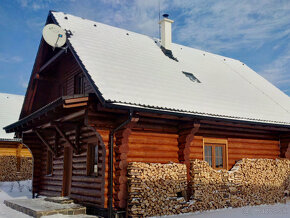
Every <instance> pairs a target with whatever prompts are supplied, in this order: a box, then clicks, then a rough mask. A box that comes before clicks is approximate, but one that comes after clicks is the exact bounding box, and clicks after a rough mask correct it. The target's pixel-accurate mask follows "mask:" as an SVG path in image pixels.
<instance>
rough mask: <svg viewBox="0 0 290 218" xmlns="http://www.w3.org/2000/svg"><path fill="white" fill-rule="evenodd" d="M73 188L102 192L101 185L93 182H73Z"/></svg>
mask: <svg viewBox="0 0 290 218" xmlns="http://www.w3.org/2000/svg"><path fill="white" fill-rule="evenodd" d="M71 185H72V187H74V188H75V187H77V188H85V189H97V190H101V188H102V185H101V183H91V182H74V181H73V182H72V184H71Z"/></svg>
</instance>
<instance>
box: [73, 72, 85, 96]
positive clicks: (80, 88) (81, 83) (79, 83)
mask: <svg viewBox="0 0 290 218" xmlns="http://www.w3.org/2000/svg"><path fill="white" fill-rule="evenodd" d="M74 80H75V82H74V83H75V86H74V94H84V93H85V77H84V75H83V74H78V75H76V76H75V78H74Z"/></svg>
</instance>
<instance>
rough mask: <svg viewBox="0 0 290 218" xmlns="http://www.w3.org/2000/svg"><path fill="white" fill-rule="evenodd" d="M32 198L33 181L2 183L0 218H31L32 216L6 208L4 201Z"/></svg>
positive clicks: (0, 187) (0, 184) (0, 186)
mask: <svg viewBox="0 0 290 218" xmlns="http://www.w3.org/2000/svg"><path fill="white" fill-rule="evenodd" d="M31 197H32V194H31V180H26V181H19V182H0V218H15V217H17V218H31V216H28V215H25V214H24V213H20V212H18V211H16V210H13V209H11V208H10V207H6V205H5V204H4V200H9V199H28V198H31Z"/></svg>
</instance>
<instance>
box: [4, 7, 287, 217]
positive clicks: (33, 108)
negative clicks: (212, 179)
mask: <svg viewBox="0 0 290 218" xmlns="http://www.w3.org/2000/svg"><path fill="white" fill-rule="evenodd" d="M51 23H52V24H57V25H59V26H60V27H61V28H63V29H65V31H66V33H67V35H68V40H67V42H66V47H65V49H62V48H55V49H52V47H50V46H49V45H48V44H47V43H46V42H45V41H44V40H43V39H41V41H40V45H39V49H38V53H37V55H36V59H35V64H34V67H33V69H32V73H31V77H30V80H29V85H28V88H27V92H26V95H25V100H24V104H23V107H22V111H21V115H20V119H19V121H17V122H15V123H12V124H10V125H9V126H6V127H5V130H6V132H7V133H11V132H15V133H16V135H17V136H18V137H20V138H21V139H22V142H23V143H24V144H25V145H27V146H28V147H29V148H30V150H31V151H32V154H33V157H34V171H33V172H34V174H33V195H34V196H37V195H44V196H67V197H69V198H71V199H74V200H75V201H77V202H80V203H82V204H84V205H87V206H88V207H92V208H97V210H98V211H109V214H111V213H112V211H123V210H125V209H126V204H127V203H126V202H127V165H128V163H130V162H149V163H168V162H176V163H185V164H186V165H187V167H189V160H190V159H202V160H206V161H207V162H208V163H209V164H210V165H211V166H212V167H213V168H214V169H230V168H231V167H232V166H233V165H234V164H235V162H236V161H238V160H240V159H242V158H272V159H273V158H278V157H281V158H285V157H286V156H287V155H289V143H290V101H289V96H287V95H286V94H284V93H283V92H282V91H280V90H279V89H278V88H276V87H275V86H274V85H272V84H271V83H270V82H268V81H267V80H265V79H264V78H263V77H261V76H260V75H258V74H257V73H256V72H254V71H253V70H252V69H250V68H249V67H248V66H247V65H246V64H244V63H242V62H240V61H238V60H234V59H231V58H228V57H223V56H220V55H216V54H212V53H209V52H205V51H201V50H197V49H194V48H190V47H187V46H183V45H179V44H175V43H172V40H171V25H172V23H173V21H172V20H170V19H169V18H168V17H166V16H165V17H164V19H162V20H161V21H160V26H161V39H156V38H152V37H149V36H146V35H142V34H138V33H135V32H131V31H128V30H125V29H120V28H116V27H112V26H108V25H105V24H102V23H98V22H95V21H91V20H87V19H83V18H80V17H76V16H73V15H70V14H66V13H62V12H55V11H50V12H49V14H48V17H47V21H46V24H51ZM287 149H288V151H287Z"/></svg>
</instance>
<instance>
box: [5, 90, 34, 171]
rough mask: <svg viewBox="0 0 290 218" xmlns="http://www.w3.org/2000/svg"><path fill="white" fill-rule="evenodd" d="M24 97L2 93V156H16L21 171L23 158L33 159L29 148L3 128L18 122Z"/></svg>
mask: <svg viewBox="0 0 290 218" xmlns="http://www.w3.org/2000/svg"><path fill="white" fill-rule="evenodd" d="M23 100H24V96H22V95H13V94H7V93H0V156H16V157H17V160H18V161H17V162H18V164H17V168H18V169H20V167H21V166H20V158H21V157H32V155H31V153H30V151H29V150H28V148H27V147H25V146H23V144H22V143H21V140H20V139H19V138H14V134H13V133H6V132H5V131H4V130H3V127H4V126H6V125H8V124H10V123H12V122H15V121H17V120H18V118H19V115H20V111H21V107H22V104H23Z"/></svg>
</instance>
